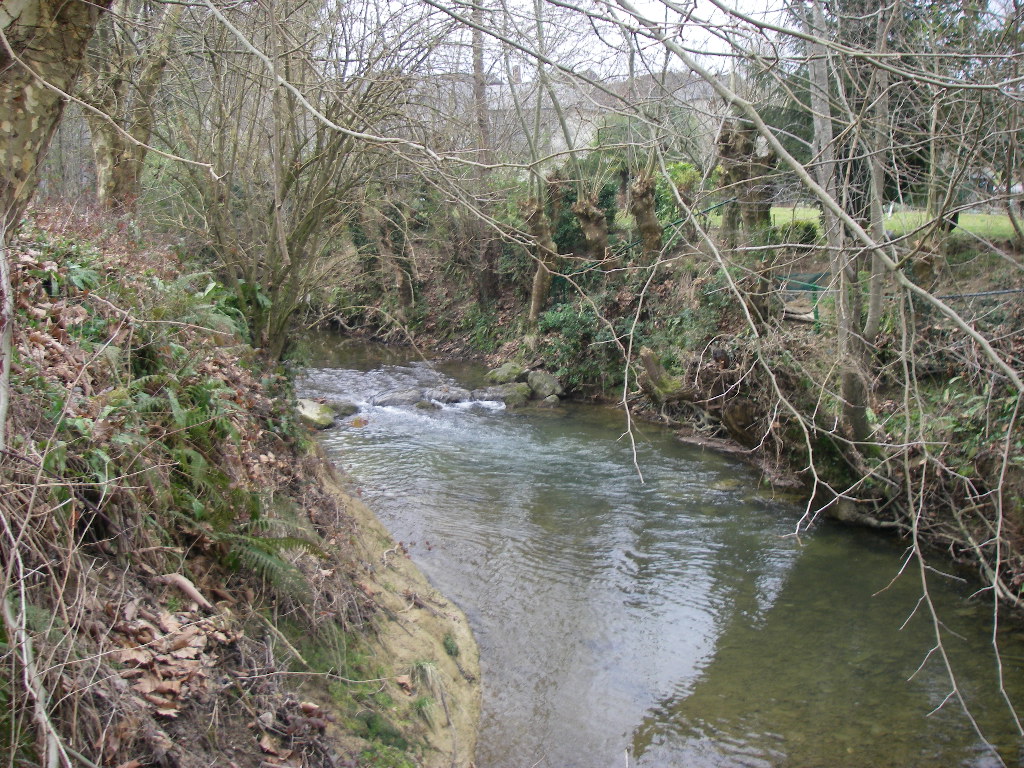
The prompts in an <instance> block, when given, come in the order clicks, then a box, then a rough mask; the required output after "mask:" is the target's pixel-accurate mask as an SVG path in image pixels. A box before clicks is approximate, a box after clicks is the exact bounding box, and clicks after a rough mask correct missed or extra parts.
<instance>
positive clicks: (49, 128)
mask: <svg viewBox="0 0 1024 768" xmlns="http://www.w3.org/2000/svg"><path fill="white" fill-rule="evenodd" d="M109 4H110V0H90V2H84V0H6V2H5V3H4V4H3V6H2V7H0V30H2V31H3V35H4V41H3V42H2V43H0V216H2V218H0V235H2V237H3V241H2V248H3V252H2V253H0V450H3V449H4V448H6V445H7V441H6V429H5V426H6V422H7V406H8V393H9V384H10V375H11V337H12V330H13V329H12V325H11V324H12V323H13V322H14V318H13V305H14V300H13V296H12V292H11V276H10V263H9V261H8V254H7V248H8V245H9V244H10V239H11V237H12V236H13V234H14V232H15V229H16V228H17V225H18V222H19V220H20V219H21V215H22V214H23V213H24V212H25V206H26V205H28V201H29V199H30V198H31V196H32V192H33V191H34V190H35V186H36V177H35V172H36V167H37V165H38V163H39V160H40V158H41V157H42V156H43V154H44V153H45V152H46V148H47V147H48V146H49V144H50V139H52V138H53V132H54V131H55V130H56V129H57V124H58V123H59V122H60V118H61V114H62V113H63V112H64V99H63V97H62V96H60V95H59V94H58V93H57V92H56V91H54V90H52V89H51V88H48V87H46V85H44V84H43V81H45V82H46V83H49V84H50V85H52V86H54V87H55V88H59V89H60V90H62V91H64V92H65V93H67V92H69V91H70V90H71V89H72V88H73V87H74V84H75V80H76V78H77V77H78V74H79V71H80V69H81V66H82V60H83V57H84V56H85V46H86V45H87V44H88V42H89V38H90V37H92V33H93V31H94V30H95V28H96V24H97V22H98V21H99V18H100V14H102V13H103V11H104V10H105V9H106V7H107V6H108V5H109Z"/></svg>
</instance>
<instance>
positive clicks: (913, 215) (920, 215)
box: [772, 208, 1015, 240]
mask: <svg viewBox="0 0 1024 768" xmlns="http://www.w3.org/2000/svg"><path fill="white" fill-rule="evenodd" d="M802 220H810V221H817V220H818V211H817V209H816V208H772V223H773V224H775V225H776V226H779V225H780V224H786V223H788V222H791V221H802ZM925 221H927V217H926V216H925V213H924V211H897V212H896V213H894V214H893V215H892V216H891V217H887V218H886V220H885V228H886V229H888V230H891V231H892V232H895V233H896V234H897V235H903V234H906V233H907V232H912V231H913V230H915V229H916V228H917V227H920V226H921V225H922V224H924V223H925ZM959 228H960V229H962V230H966V231H967V232H971V233H972V234H975V235H977V236H978V237H983V238H985V239H986V240H1010V239H1012V238H1013V237H1014V236H1015V233H1014V231H1013V225H1012V224H1011V223H1010V218H1009V217H1008V216H1007V215H1006V214H992V213H961V214H960V227H959Z"/></svg>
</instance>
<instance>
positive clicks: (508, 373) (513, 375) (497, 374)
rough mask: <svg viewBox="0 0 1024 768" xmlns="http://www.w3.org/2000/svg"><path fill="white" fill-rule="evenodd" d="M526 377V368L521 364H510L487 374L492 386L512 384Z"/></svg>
mask: <svg viewBox="0 0 1024 768" xmlns="http://www.w3.org/2000/svg"><path fill="white" fill-rule="evenodd" d="M525 377H526V368H524V367H523V366H522V365H521V364H519V363H514V362H509V363H505V364H504V365H501V366H498V367H497V368H495V369H493V370H490V371H488V372H487V381H489V382H491V383H492V384H511V383H512V382H514V381H522V380H523V379H524V378H525Z"/></svg>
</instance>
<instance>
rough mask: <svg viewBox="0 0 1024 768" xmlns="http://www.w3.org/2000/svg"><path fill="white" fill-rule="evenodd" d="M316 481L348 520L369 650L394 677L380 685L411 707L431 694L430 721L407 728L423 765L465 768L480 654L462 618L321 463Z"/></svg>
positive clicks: (472, 738) (476, 712) (472, 742)
mask: <svg viewBox="0 0 1024 768" xmlns="http://www.w3.org/2000/svg"><path fill="white" fill-rule="evenodd" d="M316 482H318V483H319V484H320V485H321V486H322V487H323V488H324V489H325V490H326V491H327V492H328V493H329V494H331V495H332V496H333V497H334V498H335V499H336V500H337V502H338V504H339V505H340V506H341V508H342V509H343V510H344V513H345V515H346V516H347V517H348V518H349V519H350V520H351V522H352V529H351V539H350V541H349V544H350V545H351V548H352V555H353V556H354V558H355V563H356V564H357V566H358V569H359V570H358V574H357V576H356V577H355V582H356V585H357V586H358V587H359V588H360V589H361V590H362V591H363V592H364V593H365V594H366V596H367V597H368V598H369V599H370V600H372V601H373V602H374V603H375V604H376V606H377V608H378V609H379V613H378V615H377V616H376V617H375V619H374V623H373V630H374V632H373V640H372V646H373V647H374V648H375V649H376V651H377V658H378V659H379V660H380V662H381V664H383V665H385V666H386V667H388V668H390V669H392V670H394V671H395V673H396V674H395V676H394V677H393V679H391V680H389V681H387V682H386V685H387V686H388V687H389V689H391V690H392V691H393V692H392V696H393V697H394V698H395V699H398V700H402V699H405V700H410V701H412V700H416V699H417V698H418V697H423V696H429V697H431V698H433V699H435V700H436V702H437V703H436V708H437V712H436V714H435V716H434V717H433V720H434V722H433V723H428V722H419V723H418V722H415V721H413V722H411V723H410V724H408V726H407V730H409V731H411V732H412V735H414V736H415V737H417V738H418V739H420V740H422V741H423V742H424V743H425V744H426V746H427V748H426V749H425V751H424V753H423V755H422V763H421V764H422V765H423V766H427V767H432V766H437V767H438V768H440V767H441V766H445V768H452V767H453V766H457V767H465V768H468V767H469V766H471V765H472V764H473V754H474V750H475V747H476V733H477V725H478V721H479V717H480V654H479V650H478V648H477V644H476V640H475V639H474V637H473V633H472V631H471V630H470V628H469V623H468V622H467V620H466V617H465V615H464V614H463V612H462V611H461V610H460V609H459V608H458V606H456V605H455V604H453V603H452V602H451V601H450V600H448V599H447V598H446V597H445V596H444V595H442V594H441V593H439V592H438V591H437V590H436V589H434V588H433V587H432V586H431V585H430V583H429V582H428V581H427V579H426V577H425V576H424V575H423V573H422V572H421V571H420V570H419V569H418V568H417V567H416V565H415V564H414V563H413V562H412V561H411V560H410V559H409V557H408V554H407V552H406V550H405V548H404V547H403V546H402V545H401V544H399V543H397V542H395V541H394V539H393V538H392V537H391V535H390V534H389V533H388V531H387V529H386V528H384V526H383V525H382V524H381V523H380V521H379V520H378V519H377V517H376V516H375V515H374V513H373V512H372V510H370V508H369V507H367V506H366V505H365V504H364V503H363V502H362V501H360V500H359V499H358V498H356V496H354V495H353V494H352V493H351V492H350V491H349V489H348V488H347V483H346V481H345V479H344V478H343V477H342V476H341V475H340V474H339V473H338V472H337V471H336V470H335V469H334V468H333V467H332V466H330V465H329V464H328V463H327V461H326V459H324V461H322V462H321V463H319V464H318V466H317V469H316Z"/></svg>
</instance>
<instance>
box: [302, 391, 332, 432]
mask: <svg viewBox="0 0 1024 768" xmlns="http://www.w3.org/2000/svg"><path fill="white" fill-rule="evenodd" d="M299 419H300V420H301V421H302V423H303V424H305V425H306V426H309V427H313V428H314V429H327V428H328V427H333V426H334V411H333V410H331V407H330V406H329V405H324V404H323V403H318V402H317V401H316V400H306V399H305V398H300V399H299Z"/></svg>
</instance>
